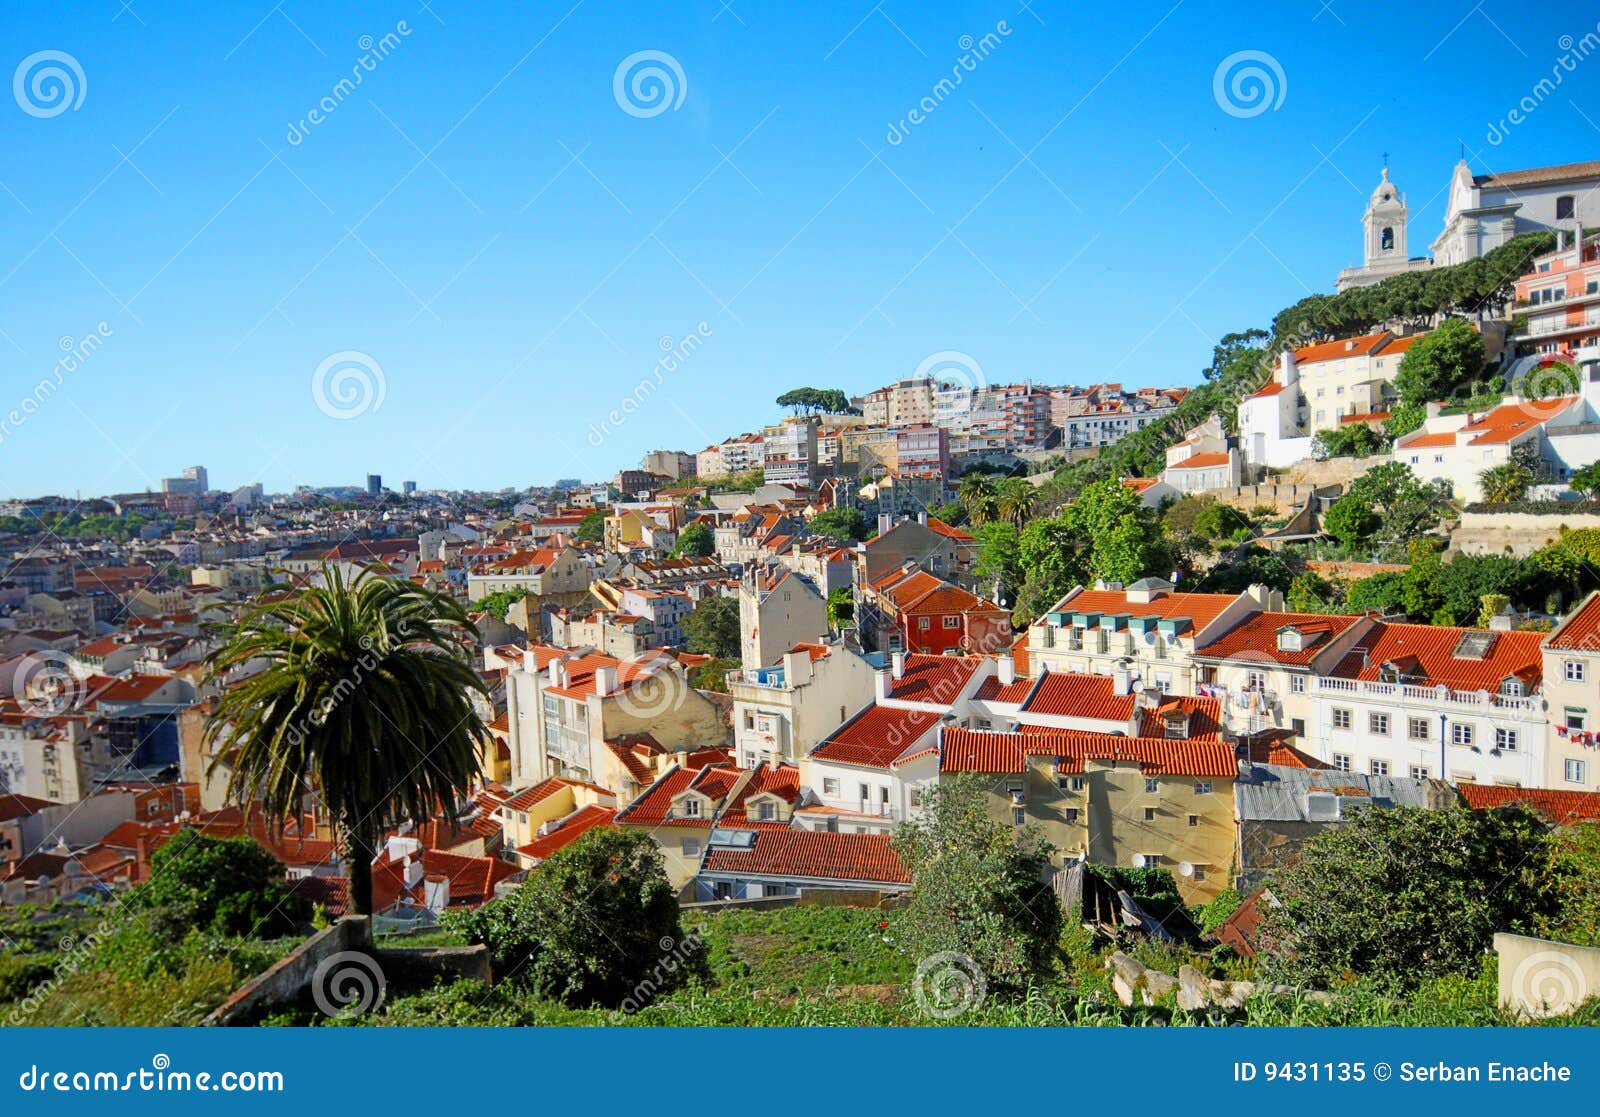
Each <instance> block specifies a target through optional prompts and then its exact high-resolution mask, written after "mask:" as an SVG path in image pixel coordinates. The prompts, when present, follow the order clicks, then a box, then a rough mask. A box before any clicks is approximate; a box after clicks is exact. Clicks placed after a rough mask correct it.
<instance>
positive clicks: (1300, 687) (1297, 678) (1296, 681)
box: [1289, 675, 1306, 694]
mask: <svg viewBox="0 0 1600 1117" xmlns="http://www.w3.org/2000/svg"><path fill="white" fill-rule="evenodd" d="M1289 689H1290V690H1291V691H1292V692H1294V693H1295V694H1304V693H1305V692H1306V677H1305V676H1304V675H1290V676H1289Z"/></svg>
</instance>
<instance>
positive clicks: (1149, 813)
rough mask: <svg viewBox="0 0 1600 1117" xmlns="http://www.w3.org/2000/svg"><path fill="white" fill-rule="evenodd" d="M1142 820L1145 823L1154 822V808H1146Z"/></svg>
mask: <svg viewBox="0 0 1600 1117" xmlns="http://www.w3.org/2000/svg"><path fill="white" fill-rule="evenodd" d="M1144 820H1145V821H1146V822H1154V821H1155V820H1156V809H1155V808H1154V807H1146V808H1145V809H1144Z"/></svg>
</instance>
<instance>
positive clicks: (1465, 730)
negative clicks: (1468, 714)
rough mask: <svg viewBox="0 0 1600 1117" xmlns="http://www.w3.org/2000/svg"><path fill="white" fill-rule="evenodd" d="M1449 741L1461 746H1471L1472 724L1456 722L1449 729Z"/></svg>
mask: <svg viewBox="0 0 1600 1117" xmlns="http://www.w3.org/2000/svg"><path fill="white" fill-rule="evenodd" d="M1450 740H1451V742H1452V743H1454V744H1457V745H1463V746H1470V745H1471V744H1472V724H1471V723H1470V722H1465V721H1458V722H1456V723H1455V724H1454V725H1452V726H1451V727H1450Z"/></svg>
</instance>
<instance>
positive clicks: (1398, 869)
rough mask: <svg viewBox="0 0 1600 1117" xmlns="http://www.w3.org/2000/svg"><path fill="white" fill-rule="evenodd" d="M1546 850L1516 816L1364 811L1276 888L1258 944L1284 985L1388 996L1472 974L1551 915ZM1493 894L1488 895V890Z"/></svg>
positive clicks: (1305, 855)
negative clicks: (1381, 990)
mask: <svg viewBox="0 0 1600 1117" xmlns="http://www.w3.org/2000/svg"><path fill="white" fill-rule="evenodd" d="M1553 845H1554V840H1553V838H1552V837H1551V835H1550V832H1549V831H1548V830H1547V829H1546V827H1545V826H1544V824H1543V823H1541V822H1540V821H1539V820H1538V819H1536V818H1535V817H1533V816H1532V815H1530V814H1528V813H1527V812H1526V811H1523V810H1521V809H1520V808H1503V809H1500V810H1492V811H1469V810H1466V809H1464V808H1453V809H1450V810H1422V809H1418V808H1393V809H1387V810H1379V809H1370V808H1362V809H1359V810H1357V811H1356V812H1354V814H1353V817H1352V819H1351V821H1350V824H1349V825H1347V826H1341V827H1337V828H1333V829H1328V830H1324V831H1322V832H1321V833H1319V834H1317V835H1316V836H1315V837H1313V838H1312V839H1311V840H1310V841H1309V842H1307V843H1306V845H1305V847H1304V849H1303V851H1302V858H1301V861H1300V863H1299V864H1298V865H1296V866H1294V867H1293V868H1290V869H1286V870H1283V871H1281V872H1279V873H1277V874H1275V876H1274V877H1273V880H1272V885H1271V887H1272V893H1273V896H1274V897H1275V898H1276V899H1277V901H1278V905H1279V906H1272V905H1268V906H1267V907H1266V909H1265V911H1264V914H1263V917H1262V923H1261V935H1262V941H1263V942H1264V943H1267V944H1269V946H1270V948H1271V951H1272V953H1273V954H1274V955H1275V956H1276V958H1275V961H1274V963H1273V965H1272V967H1271V968H1272V969H1273V971H1274V973H1275V975H1276V976H1278V977H1281V978H1282V979H1284V980H1286V981H1289V982H1296V983H1304V984H1307V985H1310V986H1313V987H1316V988H1321V989H1327V988H1333V987H1336V986H1338V985H1339V984H1341V983H1343V982H1346V981H1349V980H1351V979H1352V977H1355V976H1360V977H1362V978H1366V979H1368V980H1369V981H1372V982H1375V983H1377V984H1378V985H1380V986H1382V987H1385V988H1392V989H1396V990H1400V991H1409V990H1414V989H1416V988H1417V987H1418V986H1419V985H1421V984H1422V983H1423V982H1425V981H1428V980H1430V979H1437V978H1443V977H1448V976H1450V975H1470V974H1472V973H1474V972H1475V971H1476V970H1477V968H1478V966H1479V964H1480V959H1481V958H1482V957H1483V954H1484V952H1485V951H1486V950H1488V949H1489V948H1490V947H1491V946H1492V944H1493V940H1494V935H1495V932H1497V931H1522V932H1532V931H1535V930H1536V929H1537V926H1538V924H1539V921H1540V920H1541V919H1542V918H1548V917H1550V916H1552V915H1553V914H1555V912H1556V911H1557V910H1558V907H1557V898H1556V896H1555V895H1554V893H1553V891H1552V889H1551V887H1550V883H1549V880H1548V878H1547V876H1546V869H1547V866H1548V864H1549V861H1550V855H1551V851H1552V846H1553ZM1491 882H1492V886H1491Z"/></svg>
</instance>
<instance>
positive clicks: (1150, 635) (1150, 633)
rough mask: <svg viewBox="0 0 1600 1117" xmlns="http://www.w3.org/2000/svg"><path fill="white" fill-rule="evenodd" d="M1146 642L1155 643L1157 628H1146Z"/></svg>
mask: <svg viewBox="0 0 1600 1117" xmlns="http://www.w3.org/2000/svg"><path fill="white" fill-rule="evenodd" d="M1144 642H1145V643H1146V644H1154V643H1155V642H1156V632H1155V629H1153V628H1152V629H1148V630H1146V632H1145V634H1144Z"/></svg>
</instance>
